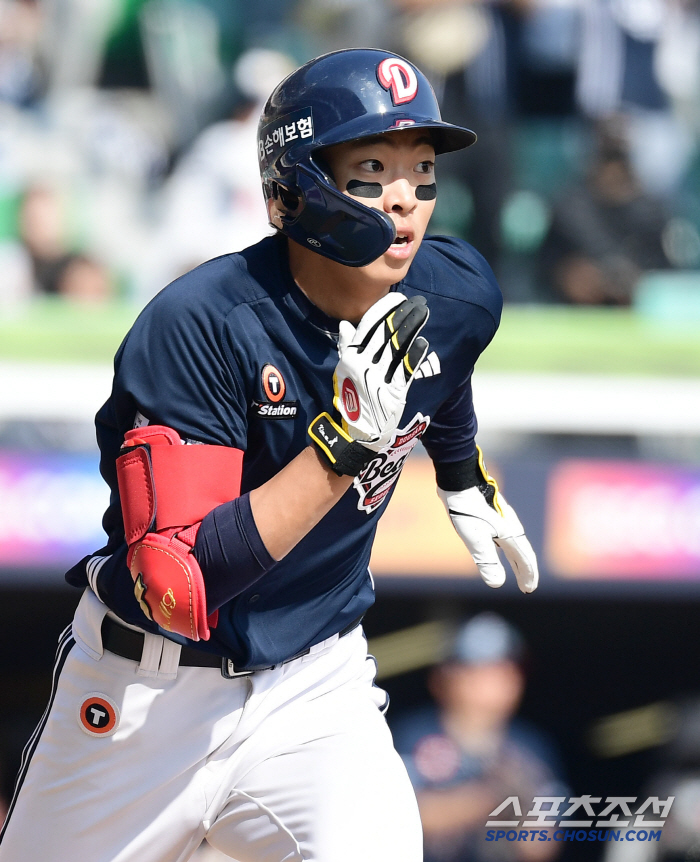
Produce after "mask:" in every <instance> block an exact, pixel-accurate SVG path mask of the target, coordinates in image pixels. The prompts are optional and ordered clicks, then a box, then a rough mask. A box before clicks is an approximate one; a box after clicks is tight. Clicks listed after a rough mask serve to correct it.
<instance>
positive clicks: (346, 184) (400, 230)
mask: <svg viewBox="0 0 700 862" xmlns="http://www.w3.org/2000/svg"><path fill="white" fill-rule="evenodd" d="M323 155H324V158H325V160H326V162H327V164H328V166H329V168H330V170H331V172H332V174H333V178H334V179H335V182H336V185H337V187H338V188H339V189H340V191H342V192H344V193H345V194H346V195H348V196H349V197H353V198H355V199H357V200H358V201H359V202H360V203H363V204H365V205H366V206H370V207H373V208H374V209H379V210H382V211H383V212H385V213H386V214H387V215H388V216H389V217H390V218H391V219H392V221H393V222H394V225H395V226H396V239H395V241H394V242H393V243H392V244H391V246H389V248H388V249H387V250H386V251H385V252H384V254H383V255H382V256H381V257H380V258H378V259H377V260H375V261H373V262H372V263H370V264H368V265H367V266H365V267H362V270H363V272H365V273H366V274H367V275H369V276H371V277H372V278H377V279H378V280H379V279H381V280H386V281H387V284H394V283H396V282H397V281H400V280H401V279H402V278H403V277H404V276H405V275H406V273H407V272H408V269H409V267H410V265H411V261H412V260H413V258H414V257H415V255H416V252H417V251H418V247H419V246H420V244H421V242H422V240H423V236H424V235H425V231H426V228H427V227H428V222H429V221H430V216H431V215H432V213H433V209H434V208H435V149H434V147H433V144H432V141H431V139H430V136H429V134H428V133H427V132H426V131H425V130H424V129H403V130H401V131H397V132H390V133H388V134H384V135H377V136H376V137H372V138H365V139H363V140H359V141H351V142H350V143H347V144H338V145H337V146H335V147H329V148H328V149H327V150H325V151H324V154H323Z"/></svg>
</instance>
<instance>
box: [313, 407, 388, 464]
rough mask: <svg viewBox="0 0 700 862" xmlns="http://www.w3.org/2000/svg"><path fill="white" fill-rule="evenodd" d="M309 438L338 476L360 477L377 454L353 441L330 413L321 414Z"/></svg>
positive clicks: (315, 420) (316, 419) (314, 423)
mask: <svg viewBox="0 0 700 862" xmlns="http://www.w3.org/2000/svg"><path fill="white" fill-rule="evenodd" d="M309 437H311V439H312V440H313V442H314V443H315V444H316V445H317V446H318V448H319V450H320V451H321V453H322V455H323V456H324V457H325V460H326V461H327V462H328V464H329V465H330V468H331V470H332V471H333V472H334V473H337V474H338V476H359V474H360V473H361V472H362V471H363V470H364V468H365V467H366V466H367V464H369V462H370V461H371V460H372V458H373V457H374V456H375V454H376V453H375V452H373V451H372V450H371V449H368V448H367V447H366V446H363V445H362V443H358V442H357V440H353V439H352V437H350V436H349V435H348V434H347V433H346V432H345V431H343V429H342V428H341V427H340V425H338V424H337V423H336V422H334V421H333V419H331V417H330V415H329V414H328V413H321V414H320V415H319V416H317V417H316V418H315V419H314V421H313V422H312V423H311V425H309Z"/></svg>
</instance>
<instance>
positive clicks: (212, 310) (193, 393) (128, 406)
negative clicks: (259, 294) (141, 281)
mask: <svg viewBox="0 0 700 862" xmlns="http://www.w3.org/2000/svg"><path fill="white" fill-rule="evenodd" d="M200 269H201V268H200ZM197 271H198V270H195V271H194V272H195V273H196V272H197ZM189 275H194V273H190V274H189ZM192 281H194V279H192ZM188 285H189V281H185V283H184V285H178V283H177V282H176V283H175V284H174V285H172V286H171V287H172V288H174V289H173V290H168V289H166V290H165V291H163V292H162V293H161V294H160V296H159V297H157V298H156V300H155V301H154V302H152V303H151V304H150V305H149V306H148V307H147V308H146V309H145V310H144V312H143V313H142V314H141V316H140V317H139V318H138V320H137V321H136V323H135V324H134V326H133V327H132V329H131V331H130V332H129V334H128V335H127V337H126V338H125V340H124V342H123V344H122V346H121V347H120V349H119V352H118V353H117V356H116V359H115V368H114V385H113V390H112V398H111V399H110V400H111V402H112V408H113V411H114V414H113V417H112V418H113V419H114V420H115V421H116V424H117V427H118V430H119V431H120V432H121V433H124V432H126V431H127V430H129V429H130V428H132V427H133V426H134V420H135V417H136V415H137V413H139V414H141V415H142V416H144V417H145V419H146V420H148V422H149V424H151V425H167V426H168V427H170V428H174V429H175V430H176V431H177V432H178V433H179V434H180V436H181V437H183V438H186V439H192V440H195V441H197V442H200V443H211V444H218V445H222V446H233V447H235V448H237V449H243V450H244V449H245V444H246V426H247V423H246V406H247V405H246V398H245V393H244V390H243V385H242V383H241V380H240V376H239V374H238V372H237V368H236V357H235V353H234V351H235V346H234V345H232V344H231V342H230V338H229V336H228V329H227V320H226V318H227V316H228V315H227V314H226V312H227V311H228V312H229V313H231V312H230V311H229V309H228V308H226V307H225V306H224V309H223V310H219V308H218V307H217V304H216V300H215V299H211V298H209V297H208V296H207V297H206V299H205V298H203V297H200V296H198V292H197V291H196V289H192V292H191V295H188V293H189V290H190V289H191V288H194V287H195V286H196V282H194V284H193V285H191V287H188ZM233 313H235V311H234V312H233ZM101 418H102V417H100V416H98V422H99V421H100V419H101Z"/></svg>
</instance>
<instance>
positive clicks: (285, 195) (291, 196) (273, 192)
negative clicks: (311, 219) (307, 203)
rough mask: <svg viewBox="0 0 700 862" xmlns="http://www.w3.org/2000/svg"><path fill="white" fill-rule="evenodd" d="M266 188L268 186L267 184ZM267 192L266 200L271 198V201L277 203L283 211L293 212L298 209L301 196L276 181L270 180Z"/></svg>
mask: <svg viewBox="0 0 700 862" xmlns="http://www.w3.org/2000/svg"><path fill="white" fill-rule="evenodd" d="M266 186H268V184H267V183H266ZM267 191H268V194H267V197H268V199H269V198H270V197H271V198H272V199H273V200H275V201H279V202H280V203H281V204H282V206H283V207H284V208H285V209H287V210H291V212H294V210H297V209H298V208H299V204H300V203H301V196H300V195H299V194H298V193H297V192H295V191H292V189H288V188H287V187H286V186H283V185H282V184H281V183H279V182H277V180H272V181H271V182H270V183H269V186H268V189H267Z"/></svg>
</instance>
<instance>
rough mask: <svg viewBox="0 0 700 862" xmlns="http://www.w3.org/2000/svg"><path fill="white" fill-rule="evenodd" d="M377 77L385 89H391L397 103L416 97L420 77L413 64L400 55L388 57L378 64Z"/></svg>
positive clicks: (400, 103) (393, 99) (394, 101)
mask: <svg viewBox="0 0 700 862" xmlns="http://www.w3.org/2000/svg"><path fill="white" fill-rule="evenodd" d="M377 78H378V80H379V83H380V84H381V85H382V87H384V89H385V90H391V100H392V102H393V103H394V104H395V105H403V104H404V102H410V101H411V100H412V99H415V97H416V93H417V92H418V78H417V77H416V73H415V70H414V69H413V66H411V65H410V64H409V63H407V62H406V61H405V60H401V59H399V58H398V57H387V58H386V60H382V62H381V63H380V64H379V66H377Z"/></svg>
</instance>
